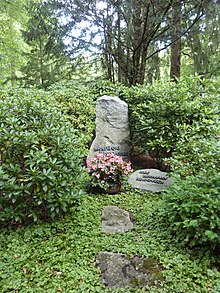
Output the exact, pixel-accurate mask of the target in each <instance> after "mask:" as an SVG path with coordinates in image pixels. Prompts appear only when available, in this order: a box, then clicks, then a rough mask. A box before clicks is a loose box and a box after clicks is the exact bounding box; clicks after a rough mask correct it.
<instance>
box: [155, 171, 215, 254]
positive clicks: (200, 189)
mask: <svg viewBox="0 0 220 293" xmlns="http://www.w3.org/2000/svg"><path fill="white" fill-rule="evenodd" d="M160 216H161V217H162V222H163V223H166V225H167V226H168V227H169V229H170V231H171V233H173V234H174V235H175V238H177V239H179V240H180V241H183V242H184V243H185V244H187V245H190V246H191V247H193V246H206V245H208V246H209V247H210V249H215V248H216V247H218V246H219V245H220V173H217V172H215V171H213V170H212V171H207V172H204V173H202V174H200V175H197V176H188V177H186V178H185V179H180V178H179V179H178V178H176V181H175V184H174V185H173V186H171V187H170V188H169V189H168V190H167V191H166V192H165V194H164V195H163V206H162V208H160Z"/></svg>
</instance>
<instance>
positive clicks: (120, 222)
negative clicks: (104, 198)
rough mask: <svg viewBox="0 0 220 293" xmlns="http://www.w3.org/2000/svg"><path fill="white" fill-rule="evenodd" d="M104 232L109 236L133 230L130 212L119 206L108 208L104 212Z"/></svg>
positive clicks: (102, 218)
mask: <svg viewBox="0 0 220 293" xmlns="http://www.w3.org/2000/svg"><path fill="white" fill-rule="evenodd" d="M101 220H102V231H103V232H105V233H107V234H113V233H123V232H126V231H129V230H131V229H133V226H134V225H133V223H132V221H131V219H130V215H129V212H127V211H125V210H123V209H120V208H119V207H117V206H106V207H105V208H104V209H103V211H102V217H101Z"/></svg>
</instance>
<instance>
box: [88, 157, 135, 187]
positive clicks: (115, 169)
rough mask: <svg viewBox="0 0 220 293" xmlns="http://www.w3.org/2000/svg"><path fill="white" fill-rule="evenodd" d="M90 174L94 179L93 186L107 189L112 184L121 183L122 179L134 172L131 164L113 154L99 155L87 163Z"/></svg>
mask: <svg viewBox="0 0 220 293" xmlns="http://www.w3.org/2000/svg"><path fill="white" fill-rule="evenodd" d="M87 168H88V172H89V174H90V175H91V177H92V186H99V187H101V188H104V189H107V188H108V187H109V185H110V184H112V183H121V180H122V177H123V176H124V175H128V174H129V173H130V172H132V171H133V170H132V168H131V162H125V161H123V159H122V157H121V156H117V155H115V154H113V153H109V154H104V153H99V154H98V155H97V156H96V157H93V158H91V160H89V161H88V162H87Z"/></svg>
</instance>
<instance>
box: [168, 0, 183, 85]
mask: <svg viewBox="0 0 220 293" xmlns="http://www.w3.org/2000/svg"><path fill="white" fill-rule="evenodd" d="M179 2H180V1H179V0H176V1H174V3H173V6H172V41H173V42H174V43H173V44H172V45H171V58H170V59H171V60H170V78H171V80H172V81H175V82H177V80H178V78H179V77H180V57H181V38H180V35H181V5H180V3H179Z"/></svg>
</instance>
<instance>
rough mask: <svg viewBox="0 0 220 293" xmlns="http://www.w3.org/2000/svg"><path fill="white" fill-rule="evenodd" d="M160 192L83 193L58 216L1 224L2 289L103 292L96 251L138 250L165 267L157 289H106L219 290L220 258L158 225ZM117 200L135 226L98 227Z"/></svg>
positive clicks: (126, 252) (129, 253)
mask: <svg viewBox="0 0 220 293" xmlns="http://www.w3.org/2000/svg"><path fill="white" fill-rule="evenodd" d="M162 200H163V198H162V195H153V194H146V193H142V192H133V191H130V190H125V191H124V192H122V193H121V194H119V195H114V196H109V195H105V196H103V195H95V196H94V195H86V196H85V197H84V198H83V199H82V202H81V204H80V205H79V206H78V207H75V208H74V210H72V211H71V213H70V214H69V215H67V216H65V217H64V218H62V219H60V220H56V221H53V222H51V223H39V224H35V225H32V226H27V227H19V228H16V229H5V228H2V229H1V233H0V244H1V245H0V292H2V293H5V292H19V293H22V292H27V293H31V292H34V293H36V292H51V293H52V292H105V287H104V285H103V284H102V282H101V280H100V276H99V274H100V272H99V269H98V268H97V266H96V256H97V254H98V252H99V251H103V250H104V251H111V252H115V253H117V252H118V253H125V254H127V255H128V256H135V255H141V256H146V257H152V258H155V259H156V260H158V261H159V262H160V263H161V264H162V266H163V268H164V271H163V274H164V277H165V282H164V284H162V285H161V287H160V288H153V287H151V288H143V289H128V288H126V289H111V290H109V291H108V292H193V293H194V292H220V272H219V267H218V264H217V263H218V257H217V256H215V257H214V256H212V255H210V253H209V252H208V250H206V249H205V248H204V249H203V250H201V249H197V248H194V249H191V250H190V249H187V248H184V247H183V246H182V245H181V243H178V242H177V241H175V238H173V237H172V236H171V235H170V234H169V232H167V231H164V230H162V229H161V228H160V226H158V224H157V218H156V216H155V214H154V209H155V207H158V205H160V204H161V201H162ZM106 205H117V206H118V207H120V208H123V209H126V210H128V211H130V212H131V214H132V218H133V220H134V221H135V229H134V230H132V231H130V232H127V233H124V234H115V235H106V234H104V233H103V232H102V231H101V212H102V209H103V207H105V206H106Z"/></svg>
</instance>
